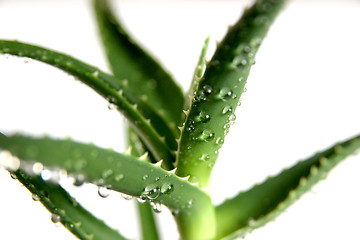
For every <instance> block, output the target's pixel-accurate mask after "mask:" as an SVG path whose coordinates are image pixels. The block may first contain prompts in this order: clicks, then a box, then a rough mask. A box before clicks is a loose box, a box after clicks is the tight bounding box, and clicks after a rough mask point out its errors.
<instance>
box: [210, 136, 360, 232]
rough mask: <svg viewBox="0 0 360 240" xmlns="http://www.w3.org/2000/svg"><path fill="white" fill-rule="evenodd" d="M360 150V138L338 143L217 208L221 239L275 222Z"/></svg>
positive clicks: (218, 228)
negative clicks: (275, 219) (288, 208)
mask: <svg viewBox="0 0 360 240" xmlns="http://www.w3.org/2000/svg"><path fill="white" fill-rule="evenodd" d="M359 148H360V136H356V137H354V138H351V139H350V140H347V141H344V142H341V143H338V144H336V145H334V146H332V147H330V148H328V149H326V150H324V151H322V152H319V153H316V154H315V155H314V156H312V157H310V158H309V159H306V160H304V161H301V162H299V163H298V164H296V165H295V166H293V167H291V168H289V169H287V170H284V171H283V172H281V173H280V174H279V175H278V176H275V177H271V178H269V179H268V180H266V181H265V182H264V183H262V184H260V185H256V186H254V187H253V188H252V189H250V190H248V191H246V192H243V193H240V194H239V195H237V196H236V197H234V198H232V199H229V200H227V201H225V202H224V203H222V204H221V205H219V206H217V207H216V218H217V230H218V233H217V236H218V238H222V237H225V236H227V235H230V236H229V237H228V238H225V239H234V238H237V237H239V236H244V235H245V234H246V233H248V232H250V231H252V230H253V229H255V228H258V227H261V226H263V225H264V224H266V223H267V222H269V221H271V220H273V219H274V218H275V217H277V216H278V215H280V214H281V213H282V212H283V211H285V210H286V208H287V207H289V206H290V205H291V204H293V203H294V202H295V201H296V200H297V199H299V198H300V197H301V196H302V195H303V194H304V193H306V192H307V191H309V190H310V189H311V187H313V186H314V185H315V184H316V183H318V182H319V181H320V180H322V179H324V178H325V177H326V176H327V174H328V172H329V171H330V170H331V169H333V168H334V167H335V166H336V165H337V164H338V163H339V162H341V161H342V160H344V159H345V158H346V157H348V156H350V155H351V154H354V153H355V152H356V151H357V150H358V149H359ZM235 212H236V214H235Z"/></svg>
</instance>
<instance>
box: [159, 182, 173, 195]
mask: <svg viewBox="0 0 360 240" xmlns="http://www.w3.org/2000/svg"><path fill="white" fill-rule="evenodd" d="M173 191H174V185H172V184H171V183H164V184H163V185H162V186H161V189H160V192H161V193H162V194H170V193H172V192H173Z"/></svg>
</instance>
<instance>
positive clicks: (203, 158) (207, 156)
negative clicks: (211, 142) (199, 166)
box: [200, 153, 210, 161]
mask: <svg viewBox="0 0 360 240" xmlns="http://www.w3.org/2000/svg"><path fill="white" fill-rule="evenodd" d="M200 160H201V161H208V160H210V155H209V154H206V153H205V154H203V155H202V156H201V157H200Z"/></svg>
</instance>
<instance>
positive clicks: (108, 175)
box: [0, 135, 215, 239]
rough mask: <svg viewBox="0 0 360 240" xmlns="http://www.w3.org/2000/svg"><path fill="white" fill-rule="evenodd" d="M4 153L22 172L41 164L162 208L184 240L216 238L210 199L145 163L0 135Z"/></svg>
mask: <svg viewBox="0 0 360 240" xmlns="http://www.w3.org/2000/svg"><path fill="white" fill-rule="evenodd" d="M0 149H3V150H6V151H9V152H11V154H12V155H14V156H16V157H18V158H19V159H21V162H20V169H21V170H26V169H29V168H30V169H32V166H33V164H34V163H35V162H40V163H41V164H43V165H44V166H45V167H46V168H48V169H49V170H50V171H52V170H54V169H59V168H60V169H65V170H66V171H67V173H68V174H69V175H70V176H73V177H75V178H76V177H78V176H81V177H82V179H84V181H86V182H89V183H93V184H96V185H98V186H100V187H104V188H109V189H112V190H115V191H119V192H122V193H125V194H128V195H131V196H134V197H137V198H140V199H143V200H146V201H148V202H151V203H153V204H163V205H165V206H167V207H168V208H169V209H170V211H172V213H173V215H174V217H175V219H176V221H178V226H179V232H180V235H181V236H182V238H183V239H202V238H207V239H211V238H214V236H215V210H214V207H213V205H212V203H211V199H210V197H209V195H208V194H206V193H205V192H203V191H202V190H201V189H200V188H198V187H197V186H194V185H192V184H190V183H189V182H187V181H186V180H184V179H180V178H179V177H177V176H176V175H175V174H174V173H172V172H169V171H166V170H164V169H162V168H161V167H160V166H158V165H153V164H151V163H149V162H146V161H142V160H141V158H136V157H134V156H130V155H125V154H119V153H116V152H114V151H112V150H106V149H101V148H98V147H95V146H93V145H86V144H81V143H76V142H73V141H71V140H53V139H49V138H38V139H36V138H30V137H26V136H21V135H14V136H10V137H5V136H3V135H0ZM10 165H14V164H10Z"/></svg>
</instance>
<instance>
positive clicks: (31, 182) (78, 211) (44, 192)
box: [12, 170, 126, 240]
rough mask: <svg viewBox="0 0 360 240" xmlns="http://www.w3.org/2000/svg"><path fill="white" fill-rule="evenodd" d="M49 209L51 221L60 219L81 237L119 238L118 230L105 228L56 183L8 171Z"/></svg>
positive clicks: (93, 239) (104, 225) (91, 239)
mask: <svg viewBox="0 0 360 240" xmlns="http://www.w3.org/2000/svg"><path fill="white" fill-rule="evenodd" d="M12 174H13V176H15V177H16V179H18V180H19V181H20V182H21V183H22V184H23V185H24V186H25V187H26V188H27V189H28V190H29V191H30V192H31V193H32V194H33V195H32V198H33V199H34V200H35V201H40V202H41V203H42V204H43V205H44V206H45V207H46V208H47V209H48V210H49V211H50V212H51V213H52V217H51V219H52V221H53V222H61V223H62V224H63V225H64V226H65V227H66V228H67V229H68V230H69V231H70V232H72V233H73V234H74V235H75V236H77V237H78V238H79V239H82V240H102V239H108V240H123V239H126V238H124V237H123V236H121V235H120V234H119V233H118V231H116V230H114V229H111V228H109V227H108V226H107V225H106V224H105V223H104V222H103V221H102V220H99V219H97V218H96V217H94V216H93V215H92V214H91V213H90V212H88V211H87V210H86V209H84V208H83V207H82V206H81V205H80V204H79V203H78V202H76V200H75V199H74V198H72V197H71V196H70V195H69V194H68V193H67V192H66V191H65V190H64V189H63V188H62V187H61V186H60V185H58V184H55V183H52V182H46V181H44V180H43V179H42V178H41V177H39V176H34V175H29V174H27V173H25V172H24V171H22V170H17V171H15V172H13V173H12ZM34 237H35V236H34Z"/></svg>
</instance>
